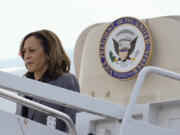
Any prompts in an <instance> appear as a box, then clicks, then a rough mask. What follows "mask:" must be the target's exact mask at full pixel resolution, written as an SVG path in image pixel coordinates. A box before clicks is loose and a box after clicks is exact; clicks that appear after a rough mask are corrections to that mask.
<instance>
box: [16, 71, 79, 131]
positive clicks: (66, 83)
mask: <svg viewBox="0 0 180 135" xmlns="http://www.w3.org/2000/svg"><path fill="white" fill-rule="evenodd" d="M28 78H32V79H33V77H28ZM40 81H42V82H46V83H48V84H51V85H55V86H58V87H62V88H66V89H68V90H72V91H75V92H79V91H80V88H79V83H78V81H77V79H76V77H75V76H74V75H73V74H70V73H64V74H62V75H60V76H59V77H56V79H55V80H54V79H52V78H50V77H49V76H48V74H47V73H45V74H44V75H43V77H42V79H41V80H40ZM25 97H26V98H29V99H31V100H33V101H35V102H38V103H40V104H43V105H46V106H48V107H51V108H54V109H56V110H59V111H61V112H64V113H66V114H67V115H69V116H70V117H71V119H72V120H73V121H74V123H75V115H76V110H73V109H70V108H67V107H63V106H60V105H56V104H53V103H49V102H46V101H41V100H38V99H33V98H31V97H27V96H25ZM69 98H71V97H69ZM16 114H18V115H21V116H23V117H26V118H28V119H31V120H34V121H36V122H39V123H42V124H45V125H46V123H47V115H46V114H44V113H41V112H39V111H36V110H34V109H31V108H27V107H24V106H21V105H17V110H16ZM56 129H59V130H62V131H67V127H66V125H65V123H64V122H63V121H61V120H56Z"/></svg>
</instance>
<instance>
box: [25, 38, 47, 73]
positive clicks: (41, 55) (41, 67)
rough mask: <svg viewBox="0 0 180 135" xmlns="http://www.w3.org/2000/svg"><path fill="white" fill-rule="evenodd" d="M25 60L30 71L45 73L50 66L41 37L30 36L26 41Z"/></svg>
mask: <svg viewBox="0 0 180 135" xmlns="http://www.w3.org/2000/svg"><path fill="white" fill-rule="evenodd" d="M23 53H24V62H25V64H26V66H27V69H28V71H29V72H34V73H44V72H45V71H46V69H47V67H48V56H47V54H46V53H45V52H44V50H43V47H42V45H41V42H40V40H39V39H37V38H36V37H34V36H31V37H29V38H28V39H26V40H25V42H24V48H23Z"/></svg>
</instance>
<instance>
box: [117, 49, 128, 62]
mask: <svg viewBox="0 0 180 135" xmlns="http://www.w3.org/2000/svg"><path fill="white" fill-rule="evenodd" d="M127 56H128V49H127V48H126V47H124V48H122V49H120V50H119V57H120V59H121V60H122V61H123V60H125V59H126V58H127Z"/></svg>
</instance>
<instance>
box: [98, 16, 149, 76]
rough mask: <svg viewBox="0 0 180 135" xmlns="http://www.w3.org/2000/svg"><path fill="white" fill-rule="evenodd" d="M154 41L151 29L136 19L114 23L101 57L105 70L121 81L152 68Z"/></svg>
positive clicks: (122, 19)
mask: <svg viewBox="0 0 180 135" xmlns="http://www.w3.org/2000/svg"><path fill="white" fill-rule="evenodd" d="M151 53H152V38H151V35H150V31H149V30H148V27H147V26H146V25H145V24H144V23H143V22H142V21H140V20H138V19H136V18H133V17H123V18H119V19H117V20H115V21H114V22H112V23H111V24H110V25H109V26H108V27H107V28H106V30H105V32H104V33H103V35H102V38H101V41H100V46H99V56H100V61H101V64H102V66H103V68H104V70H105V71H106V72H107V73H108V74H109V75H111V76H113V77H115V78H118V79H130V78H132V77H135V76H136V75H137V74H138V73H139V72H140V71H141V69H142V68H143V67H144V66H145V65H147V64H148V62H149V61H150V58H151Z"/></svg>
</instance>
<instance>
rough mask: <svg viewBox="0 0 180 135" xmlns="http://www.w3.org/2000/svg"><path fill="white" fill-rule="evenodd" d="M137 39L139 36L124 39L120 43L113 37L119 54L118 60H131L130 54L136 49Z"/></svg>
mask: <svg viewBox="0 0 180 135" xmlns="http://www.w3.org/2000/svg"><path fill="white" fill-rule="evenodd" d="M137 39H138V37H136V38H134V39H133V40H132V41H131V40H130V39H122V40H120V42H119V43H118V42H117V41H116V40H115V39H114V38H113V39H112V40H113V44H114V49H115V52H116V54H117V55H118V56H119V58H118V61H122V62H125V61H126V60H127V59H128V60H131V58H130V55H131V54H132V52H133V51H134V49H135V45H136V41H137Z"/></svg>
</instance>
